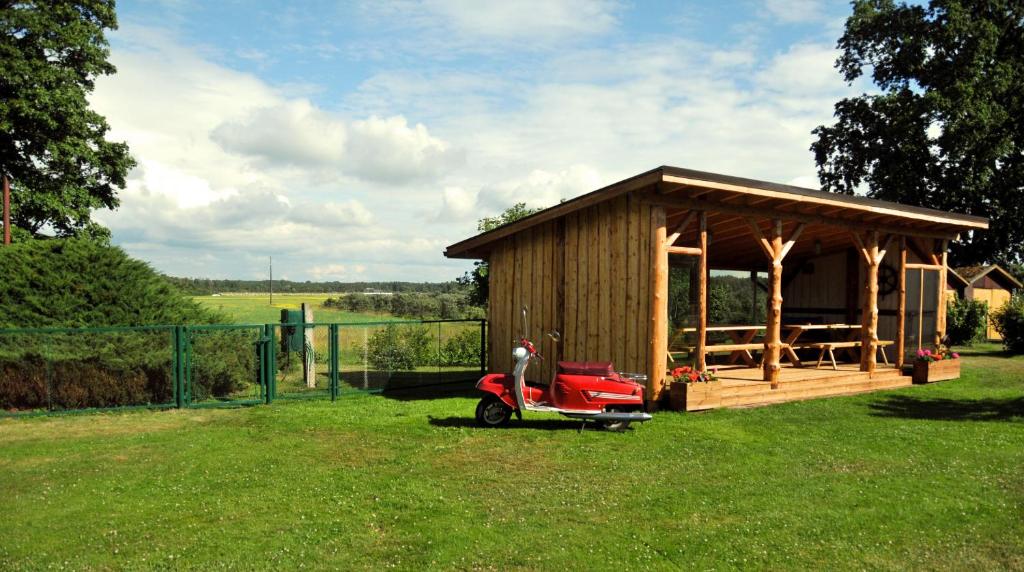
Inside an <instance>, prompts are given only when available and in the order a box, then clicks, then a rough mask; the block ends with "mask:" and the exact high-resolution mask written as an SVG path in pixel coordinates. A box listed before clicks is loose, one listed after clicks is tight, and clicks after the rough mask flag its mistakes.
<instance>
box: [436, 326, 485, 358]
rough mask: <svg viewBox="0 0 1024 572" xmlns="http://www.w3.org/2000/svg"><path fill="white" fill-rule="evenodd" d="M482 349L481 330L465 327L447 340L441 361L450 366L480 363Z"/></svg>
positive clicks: (442, 348) (442, 349)
mask: <svg viewBox="0 0 1024 572" xmlns="http://www.w3.org/2000/svg"><path fill="white" fill-rule="evenodd" d="M480 350H481V348H480V330H479V329H477V328H465V329H463V330H461V331H460V332H459V333H457V334H455V335H454V336H452V337H450V338H448V340H446V341H445V343H444V345H443V346H442V347H441V355H440V358H439V362H440V365H443V366H449V367H451V366H460V365H464V366H475V365H480Z"/></svg>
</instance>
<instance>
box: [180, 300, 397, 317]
mask: <svg viewBox="0 0 1024 572" xmlns="http://www.w3.org/2000/svg"><path fill="white" fill-rule="evenodd" d="M337 296H338V294H274V304H273V305H271V304H270V297H269V296H268V295H266V294H259V295H255V294H222V295H220V296H193V297H192V299H193V300H195V301H196V302H199V303H200V304H202V305H203V306H206V307H208V308H210V309H213V310H218V311H220V312H223V313H224V314H226V315H228V316H229V317H230V318H231V321H232V322H234V323H236V324H269V323H277V322H280V321H281V309H282V308H287V309H289V310H298V309H299V308H300V306H301V304H302V303H303V302H306V303H307V304H313V320H314V321H316V322H317V323H324V324H326V323H337V322H360V323H361V322H378V321H386V320H395V319H396V318H394V317H393V316H390V315H381V314H359V313H354V312H346V311H344V310H339V309H337V308H325V307H324V306H323V303H324V302H325V301H326V300H327V299H328V298H331V297H337Z"/></svg>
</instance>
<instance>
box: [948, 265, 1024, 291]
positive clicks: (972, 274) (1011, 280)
mask: <svg viewBox="0 0 1024 572" xmlns="http://www.w3.org/2000/svg"><path fill="white" fill-rule="evenodd" d="M955 271H956V273H957V274H959V275H960V276H961V277H963V279H964V282H966V283H967V285H968V286H970V285H972V284H974V283H975V282H977V281H978V280H981V279H982V278H984V277H985V276H988V275H992V278H993V279H994V280H995V281H996V282H998V283H999V284H1002V285H1003V286H1004V287H1005V288H1006V289H1008V290H1012V289H1014V288H1024V284H1021V282H1020V280H1017V279H1016V278H1015V277H1014V276H1013V274H1010V273H1009V272H1008V271H1007V270H1006V269H1005V268H1003V267H1002V266H999V265H998V264H989V265H987V266H985V265H976V266H961V267H959V268H956V269H955Z"/></svg>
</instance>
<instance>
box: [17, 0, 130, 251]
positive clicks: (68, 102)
mask: <svg viewBox="0 0 1024 572" xmlns="http://www.w3.org/2000/svg"><path fill="white" fill-rule="evenodd" d="M116 27H117V17H116V15H115V13H114V1H113V0H37V1H25V2H20V1H11V0H0V30H2V31H0V35H2V37H0V70H2V71H0V174H5V175H7V177H9V178H10V180H11V183H12V187H13V192H12V195H11V203H12V204H11V211H12V214H13V216H12V226H13V227H14V228H15V230H17V229H21V232H20V234H21V235H22V236H26V235H37V234H40V233H50V234H56V235H58V236H69V235H78V234H83V235H91V236H108V233H107V231H106V229H103V228H102V227H99V225H97V224H96V223H94V222H93V221H92V219H91V212H92V210H94V209H97V208H115V207H117V206H118V199H117V193H116V190H117V189H119V188H123V187H124V183H125V176H126V175H127V173H128V170H129V169H131V168H132V166H134V164H135V163H134V161H133V159H132V157H131V155H129V153H128V146H127V145H126V144H124V143H115V142H110V141H107V140H106V134H107V131H108V130H109V129H110V127H109V125H108V124H107V122H106V120H105V119H104V118H103V116H101V115H100V114H98V113H96V112H95V111H93V110H91V109H90V108H89V103H88V101H87V96H88V94H89V93H91V92H92V91H93V88H94V82H95V79H96V78H97V77H98V76H101V75H107V74H112V73H114V71H115V69H114V66H113V65H111V64H110V62H109V61H107V60H108V56H109V49H108V44H107V40H106V37H105V35H104V31H105V30H112V29H116Z"/></svg>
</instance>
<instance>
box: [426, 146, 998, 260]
mask: <svg viewBox="0 0 1024 572" xmlns="http://www.w3.org/2000/svg"><path fill="white" fill-rule="evenodd" d="M644 189H655V190H656V197H657V199H658V200H659V201H661V202H663V204H665V205H666V206H669V207H672V206H675V207H677V208H683V209H692V208H702V209H706V210H708V211H709V212H712V211H726V212H730V213H732V214H736V215H739V216H778V217H780V218H787V219H791V220H804V221H813V222H815V223H816V224H823V225H834V226H840V227H844V228H847V229H871V228H875V229H879V230H884V231H888V232H896V233H906V234H910V235H916V236H924V237H935V238H939V237H943V238H952V237H954V236H956V235H957V234H959V233H961V232H964V231H968V230H973V229H987V228H988V219H986V218H984V217H978V216H972V215H965V214H957V213H949V212H944V211H940V210H935V209H929V208H923V207H915V206H910V205H903V204H899V203H894V202H889V201H880V200H877V199H870V198H867V197H859V196H852V195H841V194H836V193H828V192H825V191H821V190H816V189H807V188H803V187H796V186H792V185H783V184H779V183H771V182H767V181H758V180H755V179H746V178H742V177H734V176H730V175H722V174H718V173H708V172H704V171H695V170H692V169H683V168H679V167H670V166H662V167H658V168H656V169H652V170H650V171H647V172H645V173H641V174H639V175H636V176H633V177H630V178H628V179H625V180H622V181H619V182H617V183H614V184H612V185H609V186H607V187H604V188H601V189H598V190H596V191H592V192H590V193H587V194H584V195H581V196H579V197H576V198H574V199H571V200H568V201H566V202H563V203H560V204H558V205H555V206H553V207H550V208H547V209H544V210H542V211H540V212H537V213H534V214H532V215H530V216H528V217H525V218H523V219H520V220H518V221H515V222H512V223H509V224H506V225H503V226H501V227H498V228H496V229H493V230H490V231H488V232H484V233H481V234H478V235H476V236H474V237H471V238H468V239H466V240H463V241H460V242H457V243H455V244H452V245H450V246H449V247H448V248H447V249H446V250H445V253H444V254H445V256H447V257H449V258H480V257H482V256H484V255H486V252H487V251H489V250H490V247H491V246H492V244H493V243H495V242H496V241H498V240H501V239H503V238H505V237H508V236H510V235H512V234H515V233H517V232H519V231H521V230H525V229H527V228H530V227H532V226H535V225H538V224H542V223H544V222H548V221H551V220H554V219H557V218H560V217H564V216H565V215H567V214H569V213H572V212H574V211H578V210H580V209H584V208H587V207H590V206H593V205H595V204H598V203H601V202H604V201H607V200H610V199H613V198H615V197H617V196H620V195H623V194H625V193H628V192H631V191H639V190H644Z"/></svg>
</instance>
